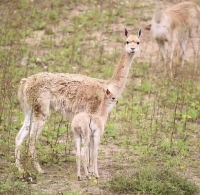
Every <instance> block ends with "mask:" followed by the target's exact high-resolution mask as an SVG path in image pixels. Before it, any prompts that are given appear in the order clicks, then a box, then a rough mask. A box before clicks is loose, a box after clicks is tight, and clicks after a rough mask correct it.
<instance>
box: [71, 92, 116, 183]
mask: <svg viewBox="0 0 200 195" xmlns="http://www.w3.org/2000/svg"><path fill="white" fill-rule="evenodd" d="M102 92H103V93H104V98H103V99H104V100H103V101H102V102H101V106H100V112H99V113H98V114H88V113H86V112H80V113H79V114H77V115H75V116H74V118H73V120H72V124H71V128H72V130H73V132H74V138H75V141H76V149H77V153H76V162H77V177H78V180H81V172H80V163H81V161H82V163H83V167H84V170H85V175H86V177H89V175H88V174H89V173H88V168H90V170H89V171H90V172H91V173H93V174H94V176H95V177H96V178H99V173H98V168H97V157H98V148H99V142H100V136H101V135H102V134H103V132H104V126H105V123H106V120H107V117H108V112H109V109H110V107H113V105H115V104H116V102H117V101H116V98H115V96H114V95H113V94H112V93H111V92H110V91H109V90H108V89H107V90H106V91H104V90H103V91H102ZM99 93H100V92H99Z"/></svg>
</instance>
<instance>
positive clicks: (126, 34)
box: [125, 28, 128, 37]
mask: <svg viewBox="0 0 200 195" xmlns="http://www.w3.org/2000/svg"><path fill="white" fill-rule="evenodd" d="M125 36H126V37H127V36H128V31H127V29H126V28H125Z"/></svg>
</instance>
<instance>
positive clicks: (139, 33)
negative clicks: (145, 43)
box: [138, 29, 142, 38]
mask: <svg viewBox="0 0 200 195" xmlns="http://www.w3.org/2000/svg"><path fill="white" fill-rule="evenodd" d="M141 34H142V30H141V29H140V30H139V31H138V38H139V37H140V35H141Z"/></svg>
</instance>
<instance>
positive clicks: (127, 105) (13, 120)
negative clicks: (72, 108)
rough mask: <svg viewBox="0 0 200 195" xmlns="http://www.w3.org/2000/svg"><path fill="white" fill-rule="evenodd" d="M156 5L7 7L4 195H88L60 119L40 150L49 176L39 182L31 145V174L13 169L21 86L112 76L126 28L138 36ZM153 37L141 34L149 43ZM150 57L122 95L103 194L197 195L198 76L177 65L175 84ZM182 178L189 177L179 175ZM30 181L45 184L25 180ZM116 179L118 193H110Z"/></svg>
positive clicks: (0, 183) (2, 59)
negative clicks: (24, 81)
mask: <svg viewBox="0 0 200 195" xmlns="http://www.w3.org/2000/svg"><path fill="white" fill-rule="evenodd" d="M153 8H154V4H153V2H152V3H150V4H148V5H147V4H146V3H145V2H139V1H133V2H129V4H126V1H124V0H121V1H118V2H115V1H105V0H101V1H93V0H81V1H71V0H67V1H65V2H63V1H61V0H50V1H49V0H48V1H47V0H44V1H42V2H41V1H40V2H39V1H33V2H31V1H29V0H20V1H14V0H11V1H6V0H4V1H3V2H2V3H1V7H0V12H1V13H2V20H1V23H0V33H1V37H0V68H1V71H0V98H1V101H0V156H1V158H0V167H1V168H0V193H2V194H12V193H13V192H15V194H30V193H31V194H56V193H57V192H58V191H60V192H61V193H62V194H78V193H82V194H88V193H90V190H91V189H90V187H91V186H92V187H94V184H93V185H90V184H91V183H92V182H91V183H90V182H87V181H83V182H79V183H77V182H76V176H75V172H76V165H75V154H74V148H75V146H74V141H73V135H72V133H71V130H70V123H69V122H68V121H67V120H65V119H63V118H62V117H61V116H60V115H58V114H57V113H55V112H52V113H51V116H50V117H49V120H48V121H47V123H46V125H45V127H44V130H43V132H42V135H41V136H40V138H39V141H38V145H37V150H38V158H39V160H40V162H41V165H42V167H45V169H47V170H48V173H47V176H41V175H37V173H36V172H35V170H34V169H33V168H32V164H31V163H32V162H31V161H30V158H29V157H28V155H27V143H26V144H24V146H23V162H24V165H25V167H27V170H26V174H24V175H23V174H19V173H18V172H17V171H16V169H15V168H14V165H13V164H14V139H15V136H16V134H17V132H18V131H19V129H20V128H21V125H22V123H23V117H24V115H23V113H22V111H21V108H20V106H19V101H18V100H17V90H18V86H19V82H20V80H21V78H24V77H27V76H30V75H32V74H35V73H38V72H42V71H48V72H68V73H79V74H85V75H88V76H92V77H97V78H104V79H107V78H110V77H111V75H112V72H113V69H114V65H115V64H116V63H117V61H118V60H119V57H120V55H121V52H122V49H123V42H124V37H123V30H124V27H127V28H128V29H130V30H131V31H132V32H134V33H137V31H138V28H141V27H143V26H145V25H146V24H147V21H149V19H150V18H151V16H152V13H153ZM147 33H148V32H145V31H144V30H143V36H145V37H146V34H147ZM142 41H144V39H143V40H142ZM145 55H146V54H145V52H144V54H143V57H142V59H141V58H140V59H139V60H138V62H137V60H134V62H133V64H132V67H131V70H130V72H129V79H128V81H127V85H126V89H125V90H124V92H123V96H122V97H121V98H120V99H119V103H118V105H117V106H116V107H115V108H114V109H113V111H112V114H111V115H110V117H109V120H108V122H107V126H106V130H105V133H104V135H103V138H102V140H101V146H102V147H105V148H104V149H105V150H104V151H103V152H102V151H100V164H101V165H102V167H103V168H101V169H100V177H102V180H101V178H100V180H99V184H98V185H96V184H95V185H96V188H97V189H98V190H101V189H105V192H103V193H104V194H108V195H109V193H111V194H112V190H114V191H116V192H117V193H121V194H122V193H125V192H128V191H129V192H133V193H134V192H135V193H138V194H139V193H140V194H141V193H149V194H161V193H163V194H170V193H171V192H172V191H173V190H174V194H176V192H177V190H180V192H181V193H182V194H195V192H196V190H197V187H196V186H195V184H194V183H192V182H188V179H190V180H192V179H193V177H194V178H197V179H196V183H197V184H198V186H199V185H200V184H199V182H198V179H199V175H198V174H197V173H198V172H199V171H200V170H199V167H200V163H199V153H200V142H199V140H200V134H199V122H200V121H199V117H200V106H199V105H200V102H199V88H200V85H199V79H198V75H199V71H196V72H194V71H193V66H194V64H192V62H191V63H189V64H188V65H187V66H185V67H184V70H180V69H179V64H178V63H177V64H176V67H174V71H175V73H176V74H175V78H174V79H170V78H169V77H166V76H165V75H164V74H163V73H162V72H163V65H162V64H161V63H157V62H156V63H155V62H153V61H149V60H146V59H145ZM152 55H153V54H152ZM156 55H157V54H156ZM23 60H24V61H26V62H25V64H24V65H23V63H22V61H23ZM155 64H156V66H155ZM157 72H161V73H157ZM113 145H114V146H113ZM110 147H111V148H110ZM112 147H114V148H115V149H116V150H115V152H112V149H113V148H112ZM103 158H105V159H106V160H103ZM125 162H126V163H125ZM146 162H149V163H150V164H156V165H157V166H158V167H157V166H153V167H150V165H149V164H148V163H146ZM140 165H142V167H141V168H140V169H138V167H139V166H140ZM161 166H163V167H164V168H163V169H161V168H160V167H161ZM127 167H128V169H127ZM127 170H132V171H128V172H127ZM134 170H136V171H134ZM171 170H173V172H172V171H171ZM183 171H184V172H186V174H185V175H182V174H178V173H180V172H183ZM113 172H114V173H115V172H117V174H116V175H113V174H112V173H113ZM126 172H127V174H126V175H124V173H126ZM108 174H111V175H112V178H108V176H107V175H108ZM30 176H31V177H33V178H36V181H37V184H34V185H32V184H29V181H28V182H25V181H26V180H27V177H30ZM108 180H110V187H109V188H104V181H108ZM120 182H121V183H120ZM74 183H75V186H74ZM122 183H123V185H122ZM158 184H159V185H158ZM125 186H126V189H124V188H123V187H125ZM84 189H85V191H84V192H83V190H84ZM126 190H127V191H126ZM167 190H171V191H167Z"/></svg>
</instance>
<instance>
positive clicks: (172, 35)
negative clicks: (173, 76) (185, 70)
mask: <svg viewBox="0 0 200 195" xmlns="http://www.w3.org/2000/svg"><path fill="white" fill-rule="evenodd" d="M199 23H200V9H199V7H198V5H196V4H195V3H192V2H182V3H179V4H177V5H175V6H173V7H170V8H168V9H166V10H163V2H162V0H157V3H156V9H155V13H154V16H153V19H152V25H151V31H152V34H153V37H154V38H155V39H156V41H157V43H158V46H159V49H160V52H161V54H162V57H163V59H164V62H165V63H166V62H167V52H166V49H165V42H168V50H169V58H170V62H169V67H170V71H172V60H173V56H174V50H175V47H176V45H177V42H178V41H180V44H181V48H182V56H181V58H182V63H181V66H182V67H183V66H184V61H185V57H186V53H187V51H186V46H187V42H188V38H190V39H191V41H192V44H193V49H194V54H195V57H196V56H197V54H198V29H199ZM171 73H172V72H171Z"/></svg>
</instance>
